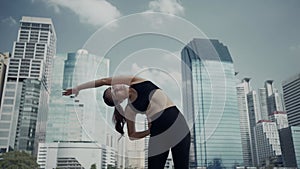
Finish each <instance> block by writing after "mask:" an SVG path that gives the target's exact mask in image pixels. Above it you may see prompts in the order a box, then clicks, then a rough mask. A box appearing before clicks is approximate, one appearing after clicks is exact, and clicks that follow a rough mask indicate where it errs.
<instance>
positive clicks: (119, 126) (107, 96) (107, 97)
mask: <svg viewBox="0 0 300 169" xmlns="http://www.w3.org/2000/svg"><path fill="white" fill-rule="evenodd" d="M103 100H104V102H105V103H106V105H108V106H111V107H115V110H114V115H113V118H112V120H113V122H114V123H115V129H116V130H117V132H119V133H120V134H122V135H124V130H123V128H124V124H125V122H126V119H125V117H124V116H123V115H122V114H121V113H120V111H123V108H122V106H121V105H119V104H117V105H116V104H115V101H114V100H113V98H112V95H111V87H109V88H107V89H106V90H105V91H104V93H103ZM122 113H124V112H122Z"/></svg>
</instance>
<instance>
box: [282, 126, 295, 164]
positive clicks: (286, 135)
mask: <svg viewBox="0 0 300 169" xmlns="http://www.w3.org/2000/svg"><path fill="white" fill-rule="evenodd" d="M279 136H280V145H281V150H282V155H283V164H284V166H285V167H294V168H300V127H299V126H290V127H288V128H283V129H281V130H279Z"/></svg>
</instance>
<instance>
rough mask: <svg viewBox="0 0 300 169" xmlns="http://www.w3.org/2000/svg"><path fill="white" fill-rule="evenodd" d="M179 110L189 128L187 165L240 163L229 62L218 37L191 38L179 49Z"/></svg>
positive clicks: (230, 59)
mask: <svg viewBox="0 0 300 169" xmlns="http://www.w3.org/2000/svg"><path fill="white" fill-rule="evenodd" d="M181 58H182V84H183V98H184V99H183V112H184V115H185V117H186V119H187V120H188V121H189V123H190V122H192V123H193V125H192V128H191V133H192V139H191V153H190V161H191V164H190V165H191V168H197V167H210V166H213V165H214V164H215V163H216V161H217V162H218V163H222V166H224V167H226V168H227V167H228V168H230V167H233V166H237V165H242V163H243V154H242V142H241V135H240V121H239V112H238V103H237V95H236V88H235V86H236V78H235V71H234V67H233V61H232V58H231V56H230V53H229V51H228V49H227V47H226V46H224V45H223V44H222V43H220V42H219V41H218V40H209V39H194V40H192V41H191V42H190V43H189V44H187V45H186V46H185V47H184V49H183V50H182V52H181Z"/></svg>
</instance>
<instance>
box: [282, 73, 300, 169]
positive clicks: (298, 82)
mask: <svg viewBox="0 0 300 169" xmlns="http://www.w3.org/2000/svg"><path fill="white" fill-rule="evenodd" d="M282 89H283V98H284V102H285V108H286V112H287V117H288V123H289V128H284V129H281V130H280V136H281V137H280V139H281V143H282V150H283V152H282V153H283V158H284V164H285V165H286V166H291V167H298V168H299V167H300V95H299V90H300V74H297V75H295V76H292V77H290V78H288V79H286V80H285V81H283V82H282Z"/></svg>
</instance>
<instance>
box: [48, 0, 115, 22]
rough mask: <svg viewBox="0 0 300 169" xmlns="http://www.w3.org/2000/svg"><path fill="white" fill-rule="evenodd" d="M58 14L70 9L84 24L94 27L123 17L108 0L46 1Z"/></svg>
mask: <svg viewBox="0 0 300 169" xmlns="http://www.w3.org/2000/svg"><path fill="white" fill-rule="evenodd" d="M44 2H45V3H47V4H48V5H49V6H51V7H53V8H54V10H55V11H56V12H60V11H61V9H63V8H64V9H66V8H67V9H70V10H71V11H73V12H74V13H75V14H77V15H78V16H79V19H80V21H81V22H82V23H86V24H90V25H93V26H101V25H104V24H106V23H108V22H110V21H112V20H114V19H116V18H118V17H120V16H121V13H120V11H119V10H118V9H117V8H116V7H115V6H113V5H112V4H111V3H109V2H107V1H106V0H44Z"/></svg>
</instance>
